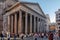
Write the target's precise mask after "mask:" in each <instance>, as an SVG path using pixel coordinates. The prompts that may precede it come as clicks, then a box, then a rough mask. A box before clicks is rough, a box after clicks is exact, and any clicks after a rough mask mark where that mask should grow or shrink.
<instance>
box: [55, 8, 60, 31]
mask: <svg viewBox="0 0 60 40" xmlns="http://www.w3.org/2000/svg"><path fill="white" fill-rule="evenodd" d="M55 14H56V23H57V30H60V9H58V11H56V12H55Z"/></svg>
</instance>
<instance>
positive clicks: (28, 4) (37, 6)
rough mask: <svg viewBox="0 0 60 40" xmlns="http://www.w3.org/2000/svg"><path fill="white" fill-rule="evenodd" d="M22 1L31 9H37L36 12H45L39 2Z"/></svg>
mask: <svg viewBox="0 0 60 40" xmlns="http://www.w3.org/2000/svg"><path fill="white" fill-rule="evenodd" d="M21 3H23V4H24V5H26V6H28V7H29V8H31V9H33V10H35V11H36V12H38V13H40V14H41V15H43V14H44V13H43V11H42V9H41V8H40V6H39V4H38V3H26V2H21Z"/></svg>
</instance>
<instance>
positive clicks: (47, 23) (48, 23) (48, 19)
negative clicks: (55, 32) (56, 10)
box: [46, 14, 50, 32]
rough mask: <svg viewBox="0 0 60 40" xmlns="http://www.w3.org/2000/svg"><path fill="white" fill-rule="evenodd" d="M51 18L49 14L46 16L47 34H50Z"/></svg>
mask: <svg viewBox="0 0 60 40" xmlns="http://www.w3.org/2000/svg"><path fill="white" fill-rule="evenodd" d="M49 25H50V17H49V14H46V32H49Z"/></svg>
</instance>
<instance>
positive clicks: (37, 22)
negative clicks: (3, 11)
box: [37, 18, 39, 32]
mask: <svg viewBox="0 0 60 40" xmlns="http://www.w3.org/2000/svg"><path fill="white" fill-rule="evenodd" d="M37 31H38V32H39V18H37Z"/></svg>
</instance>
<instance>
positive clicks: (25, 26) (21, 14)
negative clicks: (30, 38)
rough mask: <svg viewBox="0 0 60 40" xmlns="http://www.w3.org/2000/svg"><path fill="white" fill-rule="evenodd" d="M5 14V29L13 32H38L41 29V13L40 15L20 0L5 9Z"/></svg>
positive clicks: (43, 17)
mask: <svg viewBox="0 0 60 40" xmlns="http://www.w3.org/2000/svg"><path fill="white" fill-rule="evenodd" d="M32 4H33V3H32ZM39 10H40V9H39ZM41 13H42V12H41ZM5 15H6V16H7V17H8V18H7V20H8V21H7V22H8V23H7V25H8V26H7V29H6V31H7V32H10V33H14V34H21V33H24V34H30V33H39V32H40V31H41V30H40V29H41V26H40V23H41V18H42V19H43V20H44V19H45V16H44V15H43V13H42V15H43V16H42V15H40V14H39V13H38V12H36V11H34V10H33V9H31V8H29V7H28V6H26V5H24V4H23V3H20V2H17V3H16V4H15V5H13V6H12V7H10V8H8V9H6V11H5V14H4V16H5Z"/></svg>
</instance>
